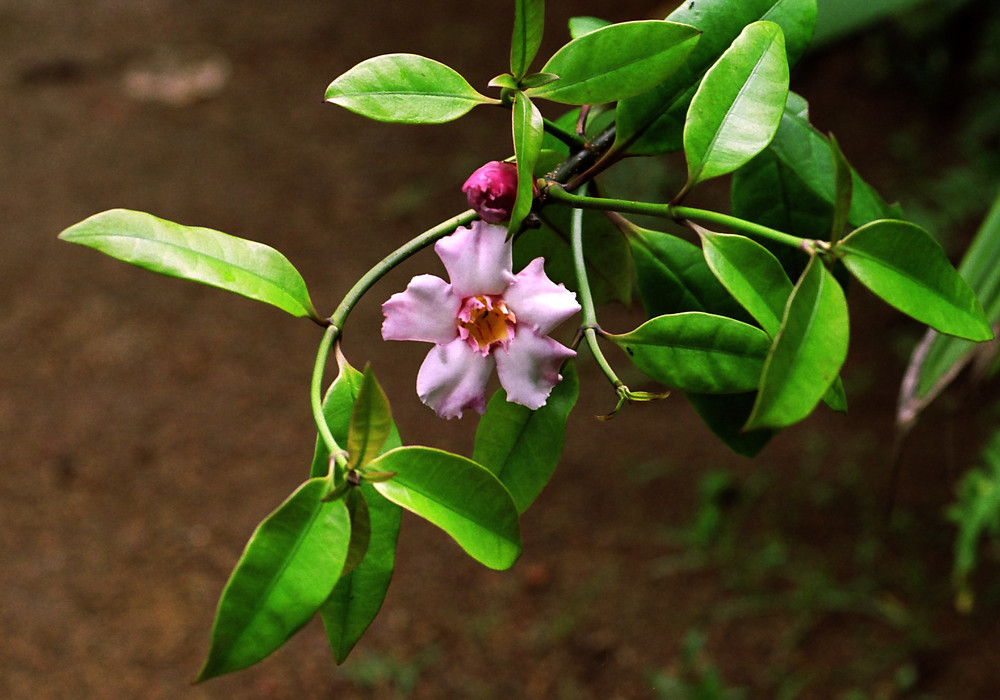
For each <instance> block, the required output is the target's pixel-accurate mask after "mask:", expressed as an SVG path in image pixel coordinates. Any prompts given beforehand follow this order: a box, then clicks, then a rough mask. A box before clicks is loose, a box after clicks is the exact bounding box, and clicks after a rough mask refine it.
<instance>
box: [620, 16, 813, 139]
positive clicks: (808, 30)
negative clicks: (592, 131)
mask: <svg viewBox="0 0 1000 700" xmlns="http://www.w3.org/2000/svg"><path fill="white" fill-rule="evenodd" d="M667 19H668V20H670V21H672V22H680V23H682V24H689V25H692V26H694V27H697V28H698V29H700V30H701V31H702V37H701V39H700V40H699V41H698V45H697V46H696V47H695V49H694V51H693V52H692V54H691V56H690V58H689V59H688V60H687V62H686V63H685V64H684V65H683V66H682V67H681V68H680V69H679V70H678V71H677V72H676V73H674V74H673V75H672V76H670V77H669V78H668V79H667V80H665V81H664V82H662V83H660V84H659V85H657V86H656V87H655V88H654V89H652V90H649V91H647V92H645V93H643V94H641V95H637V96H635V97H631V98H629V99H627V100H623V101H622V102H621V103H620V104H619V105H618V122H617V126H618V128H617V133H616V135H615V148H616V149H623V148H624V149H627V150H628V151H629V152H630V153H636V154H643V155H656V154H659V153H667V152H670V151H677V150H680V148H681V147H682V132H683V128H684V121H685V116H686V113H687V108H688V103H689V102H690V101H691V97H692V96H693V95H694V91H695V88H696V86H697V84H698V81H699V80H700V79H701V76H702V75H703V74H704V73H705V71H706V70H708V69H709V67H711V66H712V64H714V63H715V61H716V60H717V59H718V58H719V56H721V55H722V53H723V52H724V51H725V50H726V49H727V48H729V45H730V44H732V42H733V40H734V39H736V37H737V36H739V34H740V32H742V31H743V28H744V27H746V26H747V25H748V24H751V23H753V22H756V21H757V20H768V21H770V22H775V23H776V24H778V25H779V26H780V27H781V29H782V32H783V33H784V36H785V49H786V52H787V54H788V63H789V64H790V65H794V63H795V62H796V61H797V60H798V59H799V57H800V56H801V55H802V54H803V52H804V51H805V48H806V46H807V45H808V43H809V39H810V38H811V37H812V32H813V27H814V26H815V23H816V0H741V1H740V2H731V1H730V0H697V1H696V2H695V3H694V4H691V3H690V2H683V3H680V4H679V5H678V6H677V9H676V10H674V11H673V12H671V13H670V16H669V17H667Z"/></svg>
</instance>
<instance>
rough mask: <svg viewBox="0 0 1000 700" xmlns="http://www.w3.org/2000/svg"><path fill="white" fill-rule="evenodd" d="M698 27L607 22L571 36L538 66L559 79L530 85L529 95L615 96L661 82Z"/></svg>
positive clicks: (572, 99)
mask: <svg viewBox="0 0 1000 700" xmlns="http://www.w3.org/2000/svg"><path fill="white" fill-rule="evenodd" d="M697 42H698V31H697V30H696V29H694V28H693V27H689V26H686V25H683V24H677V23H674V22H664V21H660V20H646V21H639V22H621V23H618V24H610V25H608V26H606V27H602V28H600V29H596V30H594V31H592V32H589V33H587V34H584V35H582V36H580V37H578V38H576V39H573V40H572V41H570V42H569V43H568V44H566V45H565V46H563V47H562V48H561V49H559V51H557V52H556V53H555V55H554V56H553V57H552V58H550V59H549V61H548V62H547V63H546V64H545V65H544V66H543V67H542V72H543V73H555V74H556V75H558V76H559V80H556V81H553V82H551V83H548V84H547V85H543V86H541V87H536V88H532V89H531V90H530V91H529V94H530V95H531V96H532V97H544V98H545V99H547V100H552V101H554V102H561V103H563V104H573V105H584V104H599V103H602V102H614V101H616V100H620V99H623V98H625V97H631V96H632V95H638V94H639V93H642V92H645V91H646V90H649V89H650V88H651V87H653V86H654V85H656V84H657V83H660V82H662V81H663V80H665V79H666V78H667V77H669V76H670V74H671V73H673V72H674V71H676V70H677V69H678V68H679V67H680V66H681V65H682V64H683V63H684V61H686V60H687V57H688V56H689V55H690V53H691V51H692V50H693V49H694V46H695V44H696V43H697Z"/></svg>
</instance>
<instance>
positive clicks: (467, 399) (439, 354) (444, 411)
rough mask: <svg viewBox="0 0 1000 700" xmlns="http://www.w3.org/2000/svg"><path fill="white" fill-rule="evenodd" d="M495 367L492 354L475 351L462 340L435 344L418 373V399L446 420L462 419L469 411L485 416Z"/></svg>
mask: <svg viewBox="0 0 1000 700" xmlns="http://www.w3.org/2000/svg"><path fill="white" fill-rule="evenodd" d="M494 364H495V363H494V361H493V357H492V356H491V355H485V356H484V355H480V354H479V353H477V352H473V351H472V350H471V349H470V348H469V346H468V344H467V343H466V342H465V341H464V340H461V339H456V340H453V341H452V342H450V343H447V344H445V345H435V346H434V347H433V348H431V351H430V352H429V353H427V357H426V358H424V363H423V364H422V365H420V371H419V372H418V373H417V396H419V397H420V400H421V401H423V402H424V403H425V404H427V405H428V406H430V407H431V408H433V409H434V410H435V411H436V412H437V414H438V415H439V416H441V417H442V418H454V417H456V416H458V417H459V418H461V417H462V411H464V410H465V409H467V408H471V409H473V410H475V411H478V412H479V413H484V412H485V411H486V383H487V382H488V381H489V379H490V374H491V373H492V372H493V366H494Z"/></svg>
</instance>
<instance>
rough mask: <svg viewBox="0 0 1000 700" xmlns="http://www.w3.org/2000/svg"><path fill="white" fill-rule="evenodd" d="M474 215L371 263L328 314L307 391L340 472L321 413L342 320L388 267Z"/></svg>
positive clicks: (342, 462) (340, 457) (339, 456)
mask: <svg viewBox="0 0 1000 700" xmlns="http://www.w3.org/2000/svg"><path fill="white" fill-rule="evenodd" d="M475 218H476V213H475V212H474V211H472V210H471V209H470V210H468V211H465V212H462V213H461V214H459V215H457V216H453V217H452V218H450V219H448V220H446V221H442V222H441V223H440V224H438V225H437V226H435V227H434V228H431V229H428V230H427V231H424V232H423V233H421V234H420V235H419V236H417V237H416V238H413V239H411V240H409V241H407V242H406V243H404V244H403V245H402V246H400V247H399V248H397V249H396V250H394V251H393V252H391V253H389V254H388V255H387V256H385V257H384V258H382V260H380V261H379V262H378V263H377V264H376V265H375V266H374V267H372V268H371V269H370V270H368V272H366V273H365V274H364V276H363V277H361V279H359V280H358V281H357V282H356V283H355V284H354V286H353V287H351V289H350V291H348V292H347V294H346V295H345V296H344V299H343V301H341V302H340V305H339V306H338V307H337V310H336V311H334V312H333V315H332V316H330V319H329V324H330V325H328V326H327V327H326V330H325V331H324V332H323V339H322V340H321V341H320V344H319V350H318V351H317V352H316V363H315V365H314V366H313V374H312V385H311V391H310V397H309V398H310V404H311V405H312V414H313V420H314V421H315V422H316V429H317V430H318V431H319V435H320V439H322V440H323V444H324V445H326V448H327V450H328V451H329V452H330V455H331V456H332V457H333V460H334V462H335V463H336V465H337V466H338V467H339V469H338V471H339V472H340V473H341V474H342V473H343V472H344V471H346V469H347V457H348V455H347V451H346V450H344V449H343V448H342V447H341V446H340V445H338V444H337V441H336V440H335V439H334V437H333V433H331V432H330V426H329V425H327V423H326V417H325V416H324V415H323V374H324V372H325V371H326V361H327V359H328V358H329V356H330V349H331V348H332V347H333V344H334V343H335V342H336V341H338V340H339V339H340V336H341V334H342V332H343V328H344V323H346V322H347V317H348V315H350V313H351V311H352V310H353V309H354V307H355V306H357V304H358V302H359V301H360V300H361V297H363V296H364V295H365V294H366V293H367V292H368V290H369V289H371V288H372V287H373V286H374V285H375V283H376V282H378V281H379V280H380V279H382V277H384V276H385V275H386V273H388V272H389V271H390V270H392V269H393V268H394V267H396V266H397V265H399V264H400V263H401V262H403V261H404V260H406V259H407V258H409V257H410V256H411V255H413V254H414V253H417V252H419V251H421V250H423V249H424V248H426V247H427V246H429V245H431V244H432V243H434V242H436V241H437V240H439V239H441V238H444V237H445V236H447V235H448V234H450V233H453V232H454V231H455V229H457V228H458V227H459V226H462V225H464V224H468V223H471V222H472V221H473V220H474V219H475Z"/></svg>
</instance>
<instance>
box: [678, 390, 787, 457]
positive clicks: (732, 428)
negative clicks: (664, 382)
mask: <svg viewBox="0 0 1000 700" xmlns="http://www.w3.org/2000/svg"><path fill="white" fill-rule="evenodd" d="M687 398H688V401H690V402H691V405H692V406H693V407H694V410H695V411H697V412H698V415H699V416H701V419H702V420H703V421H705V425H707V426H708V427H709V428H710V429H711V430H712V432H713V433H715V434H716V435H717V436H718V437H719V439H721V440H722V441H723V442H725V443H726V445H727V446H728V447H729V449H731V450H732V451H733V452H735V453H736V454H739V455H743V456H744V457H755V456H756V455H757V454H758V453H760V451H761V450H762V449H764V446H765V445H766V444H767V443H768V441H769V440H770V439H771V438H772V437H774V431H773V430H746V431H745V430H743V426H744V425H745V424H746V422H747V418H748V417H749V416H750V411H751V410H752V409H753V404H754V401H755V399H756V398H757V393H756V392H752V393H745V394H687Z"/></svg>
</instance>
